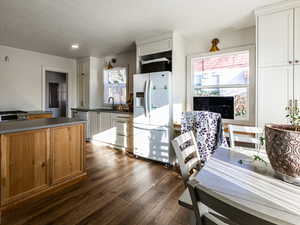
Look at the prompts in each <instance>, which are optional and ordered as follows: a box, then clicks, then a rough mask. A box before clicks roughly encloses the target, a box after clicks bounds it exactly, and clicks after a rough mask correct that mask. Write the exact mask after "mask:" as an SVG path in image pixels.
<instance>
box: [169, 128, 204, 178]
mask: <svg viewBox="0 0 300 225" xmlns="http://www.w3.org/2000/svg"><path fill="white" fill-rule="evenodd" d="M172 145H173V148H174V150H175V153H176V157H177V159H178V163H179V166H180V171H181V175H182V177H183V181H184V183H186V181H187V180H188V179H189V177H190V174H191V172H192V170H193V169H198V168H199V165H200V156H199V152H198V149H197V143H196V140H195V136H194V134H193V132H192V131H189V132H187V133H184V134H182V135H180V136H178V137H176V138H175V139H174V140H173V141H172Z"/></svg>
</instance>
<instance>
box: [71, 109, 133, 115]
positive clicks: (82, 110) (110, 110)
mask: <svg viewBox="0 0 300 225" xmlns="http://www.w3.org/2000/svg"><path fill="white" fill-rule="evenodd" d="M71 110H75V111H80V112H109V113H120V114H132V112H122V111H118V110H113V109H108V108H96V109H89V108H72V109H71Z"/></svg>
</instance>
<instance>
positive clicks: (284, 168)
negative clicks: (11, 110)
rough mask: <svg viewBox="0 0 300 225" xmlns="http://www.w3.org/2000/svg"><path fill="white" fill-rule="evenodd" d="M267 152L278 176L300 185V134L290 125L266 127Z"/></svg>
mask: <svg viewBox="0 0 300 225" xmlns="http://www.w3.org/2000/svg"><path fill="white" fill-rule="evenodd" d="M265 132H266V151H267V154H268V157H269V160H270V163H271V165H272V167H273V169H274V170H275V173H276V175H277V176H278V177H279V178H280V179H282V180H284V181H286V182H288V183H292V184H296V185H300V132H296V131H294V130H293V128H292V127H291V126H289V125H273V124H270V125H266V127H265Z"/></svg>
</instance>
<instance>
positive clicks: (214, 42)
mask: <svg viewBox="0 0 300 225" xmlns="http://www.w3.org/2000/svg"><path fill="white" fill-rule="evenodd" d="M219 43H220V40H219V39H218V38H215V39H213V40H212V41H211V44H212V46H211V48H210V50H209V51H210V52H217V51H220V49H219V47H218V44H219Z"/></svg>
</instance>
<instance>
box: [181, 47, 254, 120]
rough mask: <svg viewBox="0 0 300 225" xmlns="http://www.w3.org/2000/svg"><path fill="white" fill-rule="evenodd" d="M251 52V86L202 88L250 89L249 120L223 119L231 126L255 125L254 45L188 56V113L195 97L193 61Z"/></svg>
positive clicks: (211, 86)
mask: <svg viewBox="0 0 300 225" xmlns="http://www.w3.org/2000/svg"><path fill="white" fill-rule="evenodd" d="M242 51H249V84H246V85H245V84H232V85H207V86H202V88H245V87H247V88H248V108H249V114H248V115H249V116H248V120H234V119H233V120H232V119H223V122H224V123H230V124H242V125H253V126H254V125H255V100H256V92H255V86H256V66H255V65H256V57H255V54H256V50H255V46H254V45H247V46H241V47H236V48H228V49H225V50H221V51H218V52H209V53H207V52H206V53H199V54H193V55H189V56H187V88H186V90H187V93H186V96H187V99H186V109H187V111H192V110H193V97H194V96H195V95H194V76H193V74H194V70H193V64H192V62H193V60H195V59H197V58H203V57H210V56H220V55H231V54H234V53H236V52H242Z"/></svg>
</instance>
